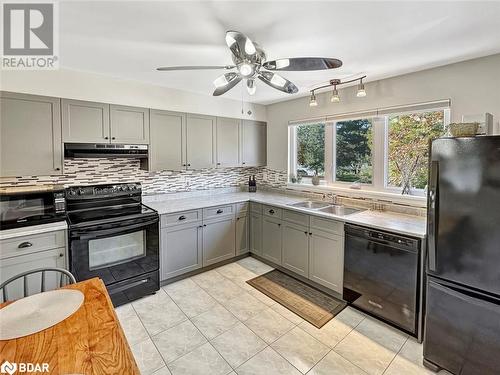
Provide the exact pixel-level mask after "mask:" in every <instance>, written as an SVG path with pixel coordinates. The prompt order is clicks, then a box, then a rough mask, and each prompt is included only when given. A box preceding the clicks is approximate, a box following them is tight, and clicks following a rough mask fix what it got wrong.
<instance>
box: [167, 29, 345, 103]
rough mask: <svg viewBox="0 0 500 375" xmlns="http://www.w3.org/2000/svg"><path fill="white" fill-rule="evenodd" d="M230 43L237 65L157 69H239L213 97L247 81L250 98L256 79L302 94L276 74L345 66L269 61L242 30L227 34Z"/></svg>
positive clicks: (319, 60)
mask: <svg viewBox="0 0 500 375" xmlns="http://www.w3.org/2000/svg"><path fill="white" fill-rule="evenodd" d="M226 44H227V46H228V47H229V49H230V50H231V52H232V59H233V63H234V65H219V66H203V65H200V66H165V67H160V68H157V70H160V71H174V70H205V69H214V70H216V69H225V70H232V69H235V68H236V71H232V72H228V73H225V74H223V75H221V76H220V77H218V78H217V79H216V80H215V81H214V85H215V91H214V92H213V95H214V96H219V95H222V94H224V93H225V92H227V91H229V90H230V89H232V88H233V87H234V86H236V85H237V84H238V83H239V82H240V81H241V80H245V81H246V88H247V91H248V93H249V94H250V95H253V94H255V89H256V87H255V79H256V78H258V79H260V80H261V81H262V82H264V83H266V84H268V85H269V86H271V87H273V88H275V89H276V90H280V91H283V92H285V93H287V94H295V93H296V92H298V91H299V89H298V88H297V86H295V85H294V84H293V83H292V82H290V81H289V80H287V79H286V78H283V77H282V76H280V75H279V74H277V73H274V72H273V71H309V70H324V69H334V68H338V67H340V66H342V61H340V60H338V59H332V58H326V57H291V58H286V59H278V60H271V61H266V54H265V53H264V51H263V50H262V48H261V47H260V46H259V45H258V44H257V43H254V42H252V40H251V39H250V38H249V37H247V36H246V35H244V34H242V33H240V32H238V31H228V32H226Z"/></svg>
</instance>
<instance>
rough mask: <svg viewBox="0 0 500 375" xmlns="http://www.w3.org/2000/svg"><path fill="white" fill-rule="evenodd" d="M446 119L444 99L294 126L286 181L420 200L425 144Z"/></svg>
mask: <svg viewBox="0 0 500 375" xmlns="http://www.w3.org/2000/svg"><path fill="white" fill-rule="evenodd" d="M449 117H450V110H449V101H448V100H445V101H439V102H433V103H426V104H417V105H409V106H404V107H397V108H396V107H394V108H387V109H380V110H374V111H366V112H363V113H359V114H358V116H356V114H352V115H339V116H332V117H326V118H324V119H322V120H315V121H310V122H307V123H306V122H303V123H300V122H297V123H293V124H291V125H290V126H289V141H290V146H289V151H290V152H289V182H290V183H292V184H305V185H311V184H312V183H313V182H315V185H320V186H329V187H333V188H353V189H356V190H360V189H361V190H366V191H373V192H383V193H395V194H403V195H415V196H423V195H424V194H425V191H426V190H425V189H426V187H427V173H428V170H427V168H428V166H427V163H428V157H429V142H430V140H432V139H434V138H438V137H441V136H443V135H445V133H446V126H447V125H448V123H449ZM315 175H316V176H318V178H317V179H316V181H313V180H314V179H313V176H315Z"/></svg>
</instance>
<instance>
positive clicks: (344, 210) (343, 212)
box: [318, 204, 363, 216]
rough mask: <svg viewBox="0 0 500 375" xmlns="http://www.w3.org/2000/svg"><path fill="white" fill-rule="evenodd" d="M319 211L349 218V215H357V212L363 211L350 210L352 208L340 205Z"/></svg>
mask: <svg viewBox="0 0 500 375" xmlns="http://www.w3.org/2000/svg"><path fill="white" fill-rule="evenodd" d="M318 211H320V212H326V213H328V214H333V215H338V216H347V215H352V214H355V213H357V212H361V211H363V210H358V209H356V208H350V207H345V206H341V205H338V204H334V205H330V206H327V207H323V208H320V209H319V210H318Z"/></svg>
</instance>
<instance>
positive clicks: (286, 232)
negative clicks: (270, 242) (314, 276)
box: [282, 221, 309, 277]
mask: <svg viewBox="0 0 500 375" xmlns="http://www.w3.org/2000/svg"><path fill="white" fill-rule="evenodd" d="M308 229H309V227H308V226H304V225H298V224H293V223H289V222H286V221H284V222H283V252H282V254H283V255H282V266H283V267H286V268H288V269H289V270H290V271H293V272H295V273H297V274H299V275H301V276H304V277H308V276H309V231H308Z"/></svg>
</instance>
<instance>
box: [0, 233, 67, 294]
mask: <svg viewBox="0 0 500 375" xmlns="http://www.w3.org/2000/svg"><path fill="white" fill-rule="evenodd" d="M66 246H67V238H66V231H65V230H59V231H53V232H46V233H41V234H35V235H29V236H22V237H14V238H9V239H4V240H2V241H0V283H1V282H3V281H5V280H7V279H9V278H11V277H13V276H16V275H18V274H20V273H22V272H25V271H29V270H34V269H37V268H48V267H57V268H67V262H66V260H67V257H66V254H67V252H66ZM58 282H59V280H58V277H56V275H55V274H54V273H47V280H46V287H47V289H48V290H50V289H55V288H57V287H58V286H59V284H58ZM27 284H28V293H29V294H30V295H31V294H35V293H39V292H40V276H39V275H34V276H28V283H27ZM7 291H8V297H9V300H11V299H17V298H21V297H23V285H22V282H19V283H17V282H16V283H14V284H11V286H10V287H9V288H8V290H7Z"/></svg>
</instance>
